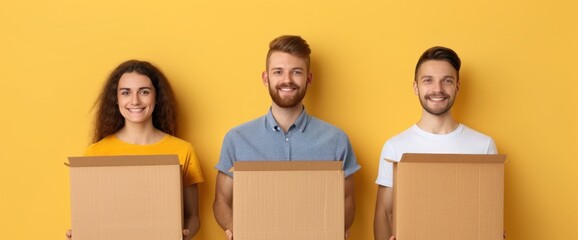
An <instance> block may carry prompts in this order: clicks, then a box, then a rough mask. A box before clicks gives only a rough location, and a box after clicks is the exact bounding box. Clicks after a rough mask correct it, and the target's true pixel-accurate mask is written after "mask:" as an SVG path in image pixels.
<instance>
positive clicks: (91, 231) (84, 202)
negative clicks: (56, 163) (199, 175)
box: [68, 155, 183, 240]
mask: <svg viewBox="0 0 578 240" xmlns="http://www.w3.org/2000/svg"><path fill="white" fill-rule="evenodd" d="M68 160H69V163H70V197H71V201H70V204H71V213H72V226H71V229H72V235H73V239H75V240H91V239H95V240H96V239H99V240H102V239H107V240H116V239H118V240H121V239H122V240H127V239H139V240H143V239H147V240H148V239H150V240H158V239H175V240H176V239H182V226H183V220H182V219H183V215H182V187H181V168H180V166H179V160H178V157H177V155H154V156H153V155H149V156H102V157H69V158H68Z"/></svg>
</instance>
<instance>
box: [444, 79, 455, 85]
mask: <svg viewBox="0 0 578 240" xmlns="http://www.w3.org/2000/svg"><path fill="white" fill-rule="evenodd" d="M444 83H445V84H453V83H454V80H453V79H451V78H446V79H444Z"/></svg>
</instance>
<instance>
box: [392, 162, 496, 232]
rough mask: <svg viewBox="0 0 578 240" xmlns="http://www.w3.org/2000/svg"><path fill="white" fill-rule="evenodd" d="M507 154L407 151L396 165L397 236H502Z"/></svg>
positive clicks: (394, 189) (394, 210)
mask: <svg viewBox="0 0 578 240" xmlns="http://www.w3.org/2000/svg"><path fill="white" fill-rule="evenodd" d="M505 158H506V156H505V155H500V154H492V155H487V154H479V155H478V154H476V155H471V154H404V155H403V156H402V159H401V161H400V162H399V163H394V170H393V172H394V186H393V191H394V205H393V208H394V209H393V219H394V220H393V222H394V229H393V232H394V234H395V235H396V236H397V239H399V240H423V239H428V240H437V239H440V240H441V239H443V240H447V239H465V240H475V239H477V240H481V239H495V240H498V239H500V240H501V239H502V234H503V230H504V227H503V221H504V160H505Z"/></svg>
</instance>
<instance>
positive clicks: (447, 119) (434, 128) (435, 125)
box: [416, 111, 460, 134]
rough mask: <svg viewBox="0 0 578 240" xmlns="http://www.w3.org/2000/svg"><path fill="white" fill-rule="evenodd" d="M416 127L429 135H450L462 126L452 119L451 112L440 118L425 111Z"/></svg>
mask: <svg viewBox="0 0 578 240" xmlns="http://www.w3.org/2000/svg"><path fill="white" fill-rule="evenodd" d="M416 125H417V126H418V127H419V128H420V129H422V130H424V131H426V132H429V133H433V134H448V133H451V132H453V131H454V130H456V128H458V127H459V126H460V123H459V122H458V121H456V120H455V119H454V118H453V117H452V114H451V112H449V111H448V112H447V113H445V114H443V115H439V116H438V115H433V114H430V113H428V112H426V111H424V113H422V115H421V118H420V120H419V122H417V123H416Z"/></svg>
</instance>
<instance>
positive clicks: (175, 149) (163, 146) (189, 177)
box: [84, 134, 204, 186]
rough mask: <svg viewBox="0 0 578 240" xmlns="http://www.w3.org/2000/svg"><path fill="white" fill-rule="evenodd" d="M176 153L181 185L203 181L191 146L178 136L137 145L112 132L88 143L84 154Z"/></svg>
mask: <svg viewBox="0 0 578 240" xmlns="http://www.w3.org/2000/svg"><path fill="white" fill-rule="evenodd" d="M156 154H177V155H178V156H179V162H180V164H181V167H182V170H183V186H190V185H192V184H195V183H199V182H203V181H204V179H203V174H202V173H201V168H200V166H199V160H198V159H197V154H196V153H195V149H194V148H193V146H192V145H191V144H190V143H189V142H187V141H185V140H182V139H180V138H177V137H174V136H171V135H169V134H165V136H164V137H163V138H162V139H161V140H160V141H159V142H157V143H153V144H148V145H137V144H131V143H127V142H123V141H121V140H120V139H118V138H117V137H116V136H115V135H114V134H112V135H110V136H108V137H106V138H103V139H102V140H100V141H98V142H96V143H94V144H92V145H90V146H89V147H88V148H87V149H86V151H85V152H84V155H85V156H110V155H156Z"/></svg>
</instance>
